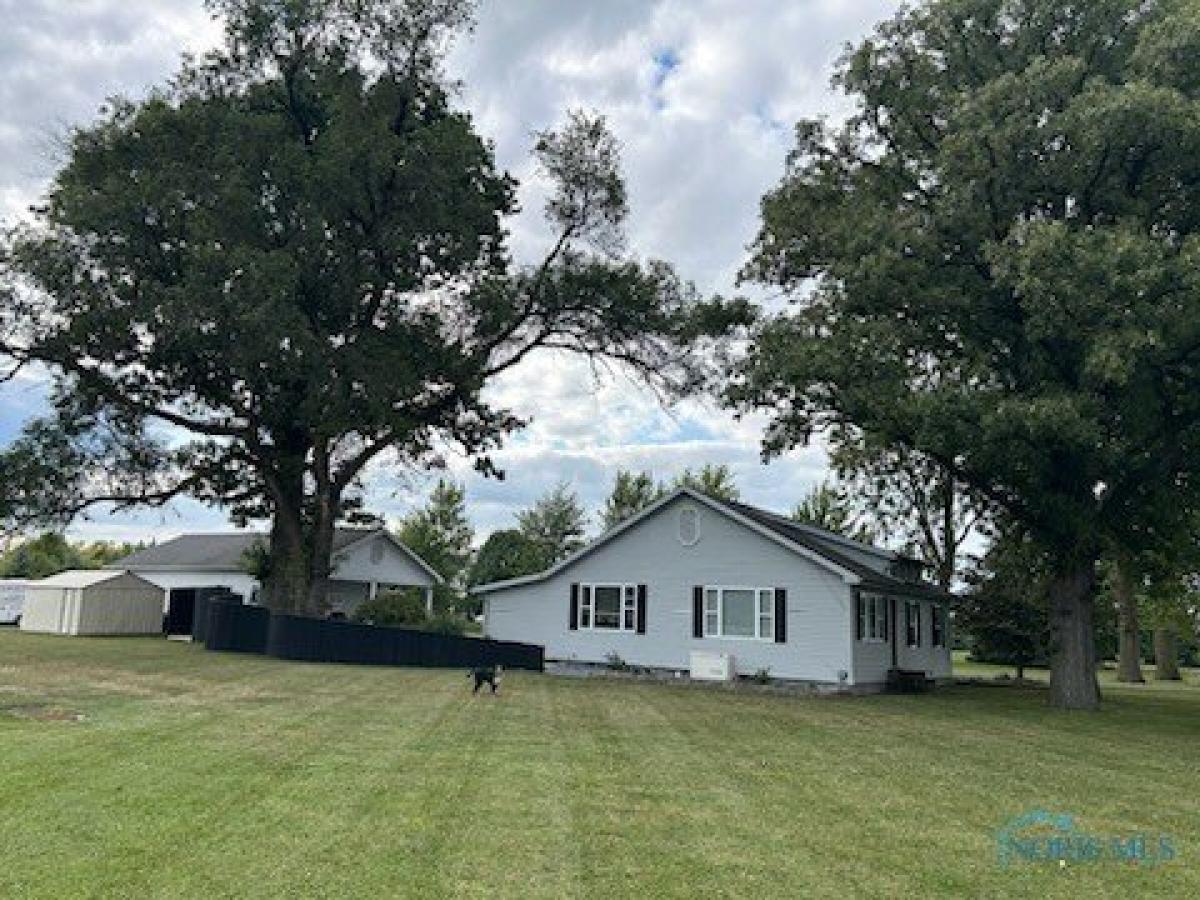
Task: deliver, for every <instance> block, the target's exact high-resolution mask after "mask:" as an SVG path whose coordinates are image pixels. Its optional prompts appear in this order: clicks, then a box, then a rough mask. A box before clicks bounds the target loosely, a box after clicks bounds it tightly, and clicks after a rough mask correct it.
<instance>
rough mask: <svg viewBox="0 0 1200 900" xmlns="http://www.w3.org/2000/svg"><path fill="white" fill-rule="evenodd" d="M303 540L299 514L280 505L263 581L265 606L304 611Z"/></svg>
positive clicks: (305, 556)
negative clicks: (264, 581)
mask: <svg viewBox="0 0 1200 900" xmlns="http://www.w3.org/2000/svg"><path fill="white" fill-rule="evenodd" d="M304 543H305V541H304V524H303V522H302V521H301V520H300V517H299V516H297V515H294V514H292V513H291V512H290V511H285V510H278V509H277V510H276V512H275V516H274V518H273V519H272V520H271V544H270V554H271V558H270V563H269V565H270V571H269V573H268V575H267V581H266V584H265V585H263V594H264V597H265V599H266V606H267V607H268V608H269V609H271V610H273V611H275V612H282V613H296V612H301V613H302V612H304V606H305V605H306V602H307V600H308V593H309V585H308V573H309V563H308V553H307V552H305V547H304Z"/></svg>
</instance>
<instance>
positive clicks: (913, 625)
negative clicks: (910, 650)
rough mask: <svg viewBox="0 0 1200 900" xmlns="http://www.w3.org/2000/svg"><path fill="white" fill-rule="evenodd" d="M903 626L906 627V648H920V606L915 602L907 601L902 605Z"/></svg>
mask: <svg viewBox="0 0 1200 900" xmlns="http://www.w3.org/2000/svg"><path fill="white" fill-rule="evenodd" d="M904 624H905V626H906V630H907V634H906V637H907V638H908V646H910V647H920V646H921V604H920V602H919V601H916V600H908V601H906V602H905V604H904Z"/></svg>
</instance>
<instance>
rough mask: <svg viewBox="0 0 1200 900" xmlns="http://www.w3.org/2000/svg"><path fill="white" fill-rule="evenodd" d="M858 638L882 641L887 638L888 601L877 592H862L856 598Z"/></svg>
mask: <svg viewBox="0 0 1200 900" xmlns="http://www.w3.org/2000/svg"><path fill="white" fill-rule="evenodd" d="M858 639H859V640H860V641H871V642H876V643H878V642H882V641H886V640H887V639H888V601H887V597H881V596H879V595H878V594H863V595H861V596H860V597H859V599H858Z"/></svg>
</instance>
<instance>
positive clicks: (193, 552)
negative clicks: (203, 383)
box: [105, 528, 411, 570]
mask: <svg viewBox="0 0 1200 900" xmlns="http://www.w3.org/2000/svg"><path fill="white" fill-rule="evenodd" d="M383 530H384V529H382V528H338V529H336V530H335V531H334V533H333V550H334V552H335V553H336V552H337V551H339V550H342V549H345V548H346V547H348V546H349V545H350V544H353V543H355V542H356V541H359V540H362V539H363V538H365V537H366V536H367V535H370V534H374V533H376V532H379V531H383ZM267 537H268V536H267V535H266V534H263V533H261V532H257V531H237V532H224V533H220V534H181V535H180V536H179V537H177V538H172V539H171V540H169V541H163V542H162V543H161V544H154V545H153V546H150V547H144V548H142V549H141V550H136V551H134V552H133V553H131V554H129V555H128V556H126V557H124V558H123V559H118V560H115V561H114V562H112V563H111V564H110V565H108V566H106V567H105V568H108V569H157V568H164V569H223V570H233V569H241V568H243V566H244V558H245V555H246V551H248V550H249V549H250V548H251V547H253V546H254V544H255V542H257V541H262V542H264V543H265V542H266V541H267ZM405 549H407V548H405ZM410 552H411V551H410Z"/></svg>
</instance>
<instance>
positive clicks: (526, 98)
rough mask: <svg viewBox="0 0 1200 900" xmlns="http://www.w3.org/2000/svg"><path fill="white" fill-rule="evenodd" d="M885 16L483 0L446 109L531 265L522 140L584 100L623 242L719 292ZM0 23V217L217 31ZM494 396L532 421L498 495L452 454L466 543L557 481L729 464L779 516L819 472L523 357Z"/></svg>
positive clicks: (2, 7) (753, 432)
mask: <svg viewBox="0 0 1200 900" xmlns="http://www.w3.org/2000/svg"><path fill="white" fill-rule="evenodd" d="M897 6H898V4H897V3H895V2H889V0H786V2H782V3H781V2H778V0H657V2H651V0H592V2H584V0H572V2H564V0H483V2H482V3H481V9H480V15H479V21H478V26H477V28H476V29H475V33H474V34H473V35H472V36H471V37H470V38H469V39H466V40H464V41H462V42H460V44H459V45H458V46H457V47H456V48H455V50H454V52H453V55H452V58H451V61H450V69H451V71H452V73H453V74H454V75H455V76H456V77H458V78H461V79H462V81H463V91H462V96H461V102H462V103H463V104H464V105H465V106H466V107H468V108H469V109H470V110H471V111H472V112H473V113H474V114H475V116H476V118H477V123H478V127H479V129H480V131H481V132H482V133H483V134H484V135H486V136H488V137H490V138H491V139H492V140H494V141H495V145H496V150H497V154H498V156H499V158H500V162H501V163H502V164H503V165H504V166H505V167H507V168H508V169H509V170H510V171H511V172H512V174H513V175H515V176H516V177H517V178H518V179H519V180H520V181H521V183H522V200H523V206H524V208H525V209H526V210H529V211H530V212H529V213H528V214H526V215H524V216H523V217H522V218H521V219H520V220H519V221H517V222H516V223H514V227H513V232H514V249H515V250H516V252H517V253H518V255H519V256H523V257H525V258H535V257H536V254H537V253H538V252H539V250H540V249H541V248H542V247H543V246H544V242H545V240H546V234H545V232H544V231H543V230H542V227H541V225H542V223H541V220H540V216H539V214H538V210H539V209H540V207H541V203H540V201H539V197H540V191H539V187H540V186H539V184H538V181H537V177H536V173H535V172H534V171H533V169H532V166H531V163H530V158H529V147H530V144H531V137H530V136H531V134H532V133H533V132H534V131H536V130H539V129H543V128H546V127H548V126H552V125H553V124H555V123H556V122H557V121H559V120H560V119H561V116H562V113H563V111H564V110H566V109H569V108H573V107H586V108H590V109H596V110H600V111H602V112H603V113H605V114H606V115H607V117H608V119H609V122H610V124H611V126H612V128H613V130H614V131H615V132H616V134H617V136H618V138H619V139H620V140H621V142H622V144H623V147H624V162H625V172H626V176H627V178H628V182H629V193H630V206H631V218H630V223H629V238H630V241H629V244H630V247H631V249H632V250H633V251H634V252H635V253H637V254H638V255H640V256H646V257H649V256H656V257H661V258H664V259H668V260H670V261H672V262H673V263H675V265H676V266H677V267H678V269H679V270H680V272H681V273H682V274H683V275H684V276H685V277H687V278H689V279H691V280H693V281H694V282H695V283H696V284H697V286H698V287H699V288H700V289H701V290H703V291H705V292H721V293H730V292H733V291H734V290H735V284H734V282H735V279H736V274H737V271H738V269H739V268H740V266H741V265H742V263H743V262H744V261H745V258H746V246H747V244H748V243H749V242H750V240H751V239H752V238H753V236H754V232H755V230H756V226H757V209H758V201H759V198H760V197H761V196H762V194H763V192H764V191H765V190H767V189H769V188H770V187H771V186H772V185H773V184H774V183H775V182H776V181H778V179H779V177H780V175H781V173H782V167H783V159H784V155H785V154H786V152H787V150H788V148H789V146H790V144H791V126H792V124H793V123H794V122H795V120H796V119H798V118H800V117H802V116H811V115H827V116H830V117H835V118H836V117H837V116H839V115H842V114H844V112H845V109H846V105H845V101H844V100H843V99H842V98H840V97H838V96H837V95H835V94H834V93H833V92H831V90H830V89H829V87H828V81H829V72H830V69H831V66H832V64H833V62H834V60H835V59H836V58H837V56H838V55H839V54H840V53H841V51H842V49H843V48H844V46H845V45H846V43H847V42H852V41H855V40H857V39H858V38H860V37H862V36H863V35H865V34H866V33H867V31H868V30H869V29H870V28H871V27H872V25H873V24H874V23H875V22H877V21H879V20H880V19H882V18H886V17H887V16H888V15H890V14H891V13H892V12H894V10H895V9H896V7H897ZM0 21H2V22H3V23H4V28H3V29H0V72H3V76H2V77H0V218H3V219H5V220H9V221H11V220H12V218H13V217H16V216H19V215H21V213H22V211H23V210H24V209H25V208H26V207H27V206H28V205H29V204H30V203H31V202H33V201H34V200H36V199H37V197H38V195H39V194H40V192H41V191H42V190H43V188H44V186H45V184H46V180H47V179H48V177H49V176H50V175H51V173H52V172H53V171H54V169H55V168H56V165H57V160H58V155H57V150H56V147H57V140H56V138H57V136H58V135H60V134H61V133H62V132H63V129H64V128H65V127H66V126H67V125H68V124H70V123H75V122H82V121H86V120H87V119H88V118H90V117H91V116H92V115H93V114H94V112H95V110H96V108H97V107H98V106H99V104H100V103H101V102H102V101H104V99H105V98H107V97H110V96H112V95H116V94H124V95H129V96H134V97H136V96H138V95H140V94H141V93H143V92H144V91H145V90H146V89H147V88H148V87H149V86H151V85H154V84H156V83H159V82H161V81H162V80H163V79H165V78H166V77H168V76H169V75H170V74H171V73H172V72H173V71H174V70H175V69H176V68H177V66H178V61H179V57H180V54H181V53H183V52H185V51H198V50H202V49H204V48H205V47H206V46H208V45H210V44H211V43H213V42H215V41H216V40H217V39H218V38H219V33H220V30H219V27H218V26H217V25H215V24H214V23H212V22H211V21H210V20H209V18H208V16H207V15H206V14H205V12H204V9H203V4H202V2H201V0H0ZM492 390H493V393H494V397H495V399H497V400H498V401H500V402H502V403H505V404H507V405H508V406H510V407H511V408H513V409H514V410H516V411H517V412H518V413H520V414H523V415H525V416H528V417H529V418H530V419H531V420H532V421H531V424H530V426H529V427H528V428H527V429H526V430H525V431H523V432H522V433H520V434H519V435H517V436H515V437H514V438H513V439H511V440H510V441H509V443H508V445H507V447H506V448H505V450H504V451H503V452H502V453H501V454H499V456H498V462H499V464H500V465H501V467H502V468H503V469H505V470H506V472H507V478H506V479H505V480H504V481H495V480H484V479H481V478H479V477H477V476H475V475H473V474H472V473H471V471H470V464H469V462H468V461H467V460H452V461H451V470H452V472H453V473H454V474H456V475H457V476H459V477H461V478H462V479H463V480H465V481H466V482H467V491H468V501H469V505H470V511H471V515H472V518H473V519H474V521H475V524H476V526H477V528H478V529H479V530H480V532H481V533H483V532H486V531H490V530H491V529H493V528H496V527H503V526H504V525H506V524H507V523H508V522H509V521H510V520H511V518H512V515H513V512H514V511H515V510H517V509H519V508H521V507H523V506H525V505H527V504H528V503H529V502H530V501H531V500H532V499H534V498H535V497H536V496H537V495H538V494H539V493H541V492H542V491H544V490H545V489H546V488H547V487H549V486H550V485H552V484H553V483H554V482H555V481H556V480H559V479H565V480H567V481H569V482H570V483H571V484H572V485H573V486H574V487H575V489H576V490H577V491H578V492H579V495H580V497H581V498H582V499H583V501H584V502H585V504H586V505H587V506H588V507H589V508H591V509H598V507H599V506H600V505H601V504H602V502H603V499H604V496H605V494H606V492H607V489H608V487H609V485H610V483H611V481H612V477H613V473H614V472H615V471H616V469H617V468H620V467H626V468H638V469H648V470H651V471H653V472H654V474H655V475H656V476H657V477H659V478H663V479H668V478H670V477H672V476H674V475H675V474H676V473H677V472H678V471H679V470H681V469H682V468H684V467H686V466H699V465H701V464H703V463H705V462H714V463H726V464H728V465H729V466H731V467H732V468H733V470H734V472H735V473H736V475H737V478H738V482H739V485H740V487H741V489H742V494H743V498H744V499H746V500H748V501H749V502H752V503H760V504H762V505H765V506H769V507H774V508H779V509H784V508H787V507H790V506H791V505H792V503H794V502H795V500H796V499H797V498H799V497H800V496H801V495H802V494H803V493H804V492H805V491H806V490H807V489H808V488H809V487H811V486H812V485H814V484H815V483H817V482H818V481H820V480H821V478H822V477H823V473H824V467H825V462H824V458H823V455H822V454H821V452H820V451H819V450H818V449H815V448H810V449H807V450H801V451H797V452H795V453H793V454H791V455H789V456H787V457H786V458H784V459H781V460H778V461H775V462H773V463H772V464H770V465H769V466H764V465H762V464H761V463H760V461H759V452H758V441H759V437H760V435H761V430H762V422H761V420H758V419H754V418H747V419H743V420H742V421H735V420H734V419H733V417H732V416H730V415H729V414H728V413H726V412H723V411H721V410H719V409H715V408H713V407H712V406H711V405H710V404H704V403H700V402H691V403H687V404H684V405H681V406H678V407H676V408H673V409H664V408H662V407H661V406H660V405H659V404H658V402H657V401H656V400H655V398H654V397H652V396H651V395H650V394H649V393H647V392H646V391H645V390H643V389H640V388H639V387H638V386H637V385H635V384H633V383H631V382H630V381H629V380H628V379H626V378H623V377H620V376H611V377H605V378H603V379H601V380H599V381H598V380H597V379H596V377H595V376H594V374H593V373H592V372H591V371H590V369H588V368H587V367H585V366H583V365H582V364H580V363H578V362H573V361H571V360H569V359H563V358H562V357H558V356H550V355H547V356H543V357H540V358H535V359H533V360H531V361H530V362H529V363H528V364H527V365H526V366H525V367H524V368H522V369H521V370H520V371H518V372H515V373H511V375H510V376H509V377H506V378H505V379H504V380H503V381H502V382H500V383H498V384H496V385H495V386H494V387H493V388H492ZM43 398H44V386H43V384H42V383H41V382H39V381H38V380H36V379H26V380H25V381H22V382H19V383H16V384H13V385H9V386H6V387H5V388H3V389H2V390H0V443H2V442H5V441H7V440H9V439H11V438H12V436H13V435H14V434H15V433H16V432H17V431H18V430H19V429H20V426H21V423H22V422H23V421H24V420H25V419H26V418H27V417H29V416H30V415H33V414H35V413H36V412H37V411H38V409H39V407H40V405H41V404H42V401H43ZM427 488H428V483H427V482H426V480H425V479H423V478H422V476H421V475H420V474H419V473H418V474H415V475H405V476H402V477H401V476H397V475H396V474H394V473H377V474H376V475H375V476H374V477H373V478H372V480H371V482H370V484H369V490H370V495H371V503H370V505H371V507H372V509H374V510H375V511H377V512H380V513H382V514H384V515H385V516H387V517H388V518H389V519H394V518H397V517H399V516H401V515H403V514H404V513H405V512H406V511H407V510H409V509H411V508H412V507H413V505H414V504H418V503H420V502H421V500H422V498H423V496H424V494H425V492H426V491H427ZM224 527H228V524H227V522H226V520H225V517H224V515H223V514H222V513H221V512H220V511H219V510H212V509H207V508H204V507H201V506H199V505H197V504H194V503H191V502H187V501H181V502H179V503H177V504H176V505H175V506H174V507H172V508H170V509H168V510H164V511H154V512H147V513H140V514H136V515H124V516H119V517H117V516H111V515H107V514H97V515H93V516H92V517H91V519H90V520H88V521H84V522H80V523H78V524H77V525H76V526H75V528H74V531H75V532H76V533H78V534H80V535H86V536H88V537H114V538H117V537H120V538H134V537H136V538H146V537H151V536H159V537H163V536H167V535H168V534H173V533H178V532H179V531H183V530H217V529H221V528H224Z"/></svg>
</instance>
